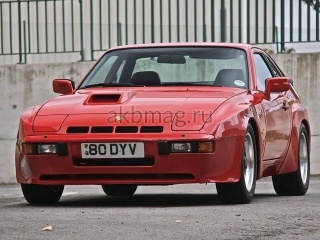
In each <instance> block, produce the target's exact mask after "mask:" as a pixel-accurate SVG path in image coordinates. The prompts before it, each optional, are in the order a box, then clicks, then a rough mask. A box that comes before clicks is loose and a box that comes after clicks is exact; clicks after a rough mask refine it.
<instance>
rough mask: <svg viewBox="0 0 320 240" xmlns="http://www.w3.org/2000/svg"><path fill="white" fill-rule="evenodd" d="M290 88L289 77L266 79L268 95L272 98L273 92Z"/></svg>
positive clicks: (268, 97)
mask: <svg viewBox="0 0 320 240" xmlns="http://www.w3.org/2000/svg"><path fill="white" fill-rule="evenodd" d="M289 89H290V81H289V78H287V77H272V78H267V79H266V91H265V94H266V97H267V99H270V94H271V93H272V92H285V91H288V90H289Z"/></svg>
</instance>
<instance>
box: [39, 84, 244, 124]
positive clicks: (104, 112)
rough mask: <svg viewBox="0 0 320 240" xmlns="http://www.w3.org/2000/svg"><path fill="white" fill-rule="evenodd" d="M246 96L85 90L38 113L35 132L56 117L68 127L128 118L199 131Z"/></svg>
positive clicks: (225, 91) (230, 91)
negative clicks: (222, 107)
mask: <svg viewBox="0 0 320 240" xmlns="http://www.w3.org/2000/svg"><path fill="white" fill-rule="evenodd" d="M243 92H246V90H245V89H236V88H216V87H212V88H209V89H208V87H203V88H201V87H200V89H191V88H186V87H184V88H179V89H177V88H175V89H170V88H161V89H159V88H144V89H143V90H141V89H137V88H136V89H132V90H120V89H101V88H95V89H84V90H79V91H77V92H76V93H75V94H73V95H63V96H58V97H56V98H54V99H51V100H49V101H48V102H46V103H45V104H44V105H43V106H42V107H41V108H40V110H39V111H38V113H37V117H36V121H35V123H34V128H35V129H37V126H36V125H37V122H38V125H41V126H44V125H45V124H44V123H43V122H47V121H49V117H50V116H52V115H55V116H59V117H57V119H59V120H57V121H58V122H61V121H64V122H65V123H66V124H72V122H74V121H77V122H78V123H79V122H81V121H79V119H83V121H85V119H86V117H89V116H91V118H92V116H93V115H94V116H96V121H98V118H99V117H98V116H103V119H104V121H105V119H110V121H112V122H109V123H114V122H115V121H117V120H121V118H122V117H125V118H126V122H127V123H128V124H130V122H133V121H135V122H137V119H144V120H145V121H146V122H145V124H151V123H153V124H155V123H157V122H158V123H159V122H162V123H171V124H172V130H177V129H181V127H182V125H181V126H180V127H179V122H180V121H181V120H182V119H183V123H184V124H183V129H184V128H185V126H186V123H189V124H190V125H193V126H194V127H193V128H189V129H192V130H198V129H201V128H202V126H203V124H204V123H205V121H206V119H208V118H209V117H210V115H211V114H212V113H213V112H214V111H215V110H216V109H217V108H218V107H219V106H220V105H221V104H222V103H223V102H225V101H226V100H228V99H230V98H232V97H233V96H235V95H238V94H241V93H243ZM80 115H81V117H80ZM117 118H119V119H117ZM51 119H52V118H51V117H50V120H51ZM76 119H77V120H76ZM37 120H38V121H37ZM151 120H152V122H150V121H151ZM40 122H42V123H40Z"/></svg>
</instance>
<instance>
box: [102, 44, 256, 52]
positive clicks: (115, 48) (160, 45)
mask: <svg viewBox="0 0 320 240" xmlns="http://www.w3.org/2000/svg"><path fill="white" fill-rule="evenodd" d="M152 47H230V48H240V49H243V50H245V51H250V50H251V49H252V48H258V47H256V46H253V45H250V44H246V43H220V42H174V43H147V44H132V45H123V46H118V47H113V48H111V49H109V50H108V51H113V50H118V49H129V48H152ZM258 49H259V48H258Z"/></svg>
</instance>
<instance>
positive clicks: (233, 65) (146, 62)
mask: <svg viewBox="0 0 320 240" xmlns="http://www.w3.org/2000/svg"><path fill="white" fill-rule="evenodd" d="M183 85H186V86H188V85H208V86H219V87H224V86H225V87H239V88H248V71H247V60H246V54H245V52H244V51H243V50H240V49H236V48H227V47H152V48H150V47H149V48H134V49H121V50H115V51H111V52H109V53H107V54H105V55H104V56H103V57H102V58H101V59H100V61H99V62H98V63H97V64H96V66H95V67H94V68H93V70H92V71H91V72H90V73H89V75H88V76H87V77H86V78H85V80H84V81H83V82H82V84H81V85H80V86H79V88H89V87H109V86H117V87H128V86H133V87H149V86H183Z"/></svg>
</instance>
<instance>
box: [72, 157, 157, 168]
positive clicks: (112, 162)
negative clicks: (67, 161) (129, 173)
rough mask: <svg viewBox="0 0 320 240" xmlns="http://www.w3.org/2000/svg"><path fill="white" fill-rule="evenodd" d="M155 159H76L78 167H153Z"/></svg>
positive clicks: (75, 163)
mask: <svg viewBox="0 0 320 240" xmlns="http://www.w3.org/2000/svg"><path fill="white" fill-rule="evenodd" d="M154 163H155V160H154V158H108V159H100V158H97V159H96V158H94V159H92V158H91V159H83V158H77V159H74V165H76V166H153V165H154Z"/></svg>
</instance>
